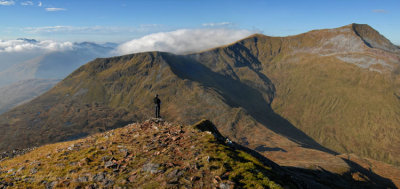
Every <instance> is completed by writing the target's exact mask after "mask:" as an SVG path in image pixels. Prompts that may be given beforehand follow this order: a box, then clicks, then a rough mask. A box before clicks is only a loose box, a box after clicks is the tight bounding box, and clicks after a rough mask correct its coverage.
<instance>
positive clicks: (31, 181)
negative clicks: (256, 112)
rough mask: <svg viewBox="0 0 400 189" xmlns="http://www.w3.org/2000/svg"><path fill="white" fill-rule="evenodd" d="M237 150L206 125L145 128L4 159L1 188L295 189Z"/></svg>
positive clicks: (135, 126)
mask: <svg viewBox="0 0 400 189" xmlns="http://www.w3.org/2000/svg"><path fill="white" fill-rule="evenodd" d="M196 128H197V129H196ZM213 128H214V130H213ZM201 130H203V131H204V132H203V131H201ZM210 131H212V132H210ZM235 145H236V144H234V143H232V142H231V141H229V139H228V140H227V139H225V138H223V137H222V135H220V134H219V132H218V131H217V130H216V129H215V127H213V125H212V123H211V122H208V121H203V122H200V123H199V124H197V125H196V126H194V127H183V126H182V125H179V124H171V123H167V122H164V121H162V120H149V121H146V122H144V123H133V124H130V125H128V126H126V127H123V128H120V129H116V130H111V131H108V132H105V133H102V134H96V135H92V136H89V137H87V138H84V139H80V140H75V141H69V142H63V143H57V144H51V145H46V146H42V147H39V148H37V149H34V150H33V151H31V152H28V153H26V154H24V155H20V156H17V157H14V158H6V159H4V160H3V161H2V162H0V188H9V187H10V188H14V187H15V188H43V187H45V188H65V187H68V188H132V187H133V188H242V187H245V188H282V186H286V187H289V188H296V187H297V186H296V184H295V182H293V181H292V179H291V177H290V176H288V175H285V174H284V173H279V171H281V170H275V168H273V167H276V168H278V169H279V167H277V165H274V164H273V163H272V162H270V163H271V166H268V165H266V162H262V160H259V159H257V158H255V157H254V156H252V155H250V154H248V153H246V152H244V151H243V150H241V149H238V148H236V147H235ZM244 150H245V149H244Z"/></svg>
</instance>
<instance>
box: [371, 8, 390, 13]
mask: <svg viewBox="0 0 400 189" xmlns="http://www.w3.org/2000/svg"><path fill="white" fill-rule="evenodd" d="M372 12H374V13H388V12H387V11H386V10H385V9H374V10H372Z"/></svg>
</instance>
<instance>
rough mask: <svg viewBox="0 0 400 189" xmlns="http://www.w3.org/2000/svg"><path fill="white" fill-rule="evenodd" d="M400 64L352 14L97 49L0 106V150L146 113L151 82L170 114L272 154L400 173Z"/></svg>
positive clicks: (344, 168)
mask: <svg viewBox="0 0 400 189" xmlns="http://www.w3.org/2000/svg"><path fill="white" fill-rule="evenodd" d="M399 63H400V53H399V48H398V47H397V46H395V45H393V44H392V43H391V42H390V41H388V40H387V39H386V38H384V37H383V36H381V35H380V34H379V33H378V32H377V31H375V30H374V29H373V28H371V27H369V26H368V25H358V24H351V25H348V26H344V27H341V28H335V29H326V30H315V31H311V32H307V33H304V34H300V35H296V36H289V37H268V36H264V35H260V34H257V35H253V36H250V37H248V38H246V39H243V40H240V41H238V42H236V43H233V44H230V45H227V46H223V47H218V48H215V49H211V50H208V51H204V52H199V53H194V54H189V55H174V54H170V53H163V52H147V53H138V54H131V55H125V56H119V57H112V58H100V59H96V60H94V61H91V62H89V63H88V64H85V65H83V66H82V67H80V68H79V69H77V70H75V71H74V72H73V73H72V74H70V75H69V76H68V77H67V78H65V79H64V80H63V81H61V82H60V83H59V84H57V85H56V86H55V87H54V88H53V89H51V90H50V91H48V92H46V93H45V94H43V95H41V96H39V97H38V98H36V99H34V100H33V101H31V102H29V103H27V104H25V105H22V106H19V107H17V108H15V109H13V110H11V111H9V112H6V113H4V114H2V115H1V116H0V141H4V142H2V143H1V144H0V149H1V150H7V149H13V148H16V147H19V148H21V147H28V146H35V145H42V144H46V143H53V142H57V141H62V140H70V139H74V138H79V137H82V136H85V135H88V134H90V133H95V132H99V131H104V130H108V129H111V128H116V127H121V126H123V125H125V124H126V123H129V122H133V121H141V120H145V119H147V118H148V117H151V116H152V113H153V105H152V101H151V100H152V97H153V96H154V94H156V93H158V94H159V95H160V97H161V100H162V112H161V114H162V116H163V117H164V118H166V119H167V120H171V121H177V122H183V123H193V122H194V121H197V120H198V119H199V118H207V119H210V120H211V121H213V122H214V123H216V125H218V127H219V130H220V131H221V132H222V133H223V134H224V135H227V136H229V137H230V138H231V139H232V140H234V141H237V142H239V143H241V144H243V145H246V146H248V147H250V148H252V149H256V150H257V151H259V152H260V153H262V154H263V155H265V156H266V157H268V158H270V159H272V160H273V161H276V162H277V163H278V164H280V165H285V166H293V167H305V168H310V169H322V170H329V171H332V172H335V173H338V174H353V173H352V172H351V170H352V167H354V166H359V167H362V168H363V169H365V170H369V171H366V173H365V174H366V175H367V177H368V174H374V175H375V174H378V175H381V176H383V177H386V178H390V179H392V181H393V182H395V183H400V181H399V180H398V178H397V177H396V174H392V173H398V169H397V168H396V167H394V166H392V165H397V166H398V165H399V164H400V136H399V135H400V128H399V127H398V125H400V100H399V99H400V85H399V84H400V77H399V73H400V72H399ZM340 153H353V154H356V155H351V156H346V155H339V154H340ZM358 156H361V157H362V158H360V157H358ZM376 160H379V161H383V162H386V163H390V164H392V165H387V164H385V163H382V162H378V161H376ZM371 170H372V172H371ZM370 176H371V175H370ZM396 179H397V180H396Z"/></svg>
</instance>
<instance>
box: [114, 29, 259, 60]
mask: <svg viewBox="0 0 400 189" xmlns="http://www.w3.org/2000/svg"><path fill="white" fill-rule="evenodd" d="M254 33H255V32H253V31H249V30H233V29H222V28H221V29H180V30H176V31H171V32H160V33H154V34H150V35H146V36H144V37H141V38H138V39H133V40H131V41H128V42H126V43H123V44H121V45H120V46H119V47H118V48H117V50H116V51H117V52H116V53H117V54H129V53H137V52H145V51H164V52H172V53H176V54H182V53H188V52H197V51H201V50H206V49H209V48H213V47H217V46H221V45H225V44H229V43H232V42H235V41H237V40H239V39H242V38H244V37H247V36H249V35H251V34H254Z"/></svg>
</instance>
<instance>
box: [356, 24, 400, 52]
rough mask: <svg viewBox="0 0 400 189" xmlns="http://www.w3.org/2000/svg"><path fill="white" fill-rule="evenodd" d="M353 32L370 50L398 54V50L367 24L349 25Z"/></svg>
mask: <svg viewBox="0 0 400 189" xmlns="http://www.w3.org/2000/svg"><path fill="white" fill-rule="evenodd" d="M351 27H352V29H353V30H354V32H355V33H356V34H357V35H358V36H359V37H360V38H361V39H362V40H363V41H364V43H365V44H366V45H367V46H368V47H370V48H377V49H381V50H384V51H389V52H399V48H398V47H397V46H395V45H393V44H392V43H391V42H390V41H389V40H388V39H387V38H385V37H384V36H383V35H381V34H380V33H379V32H378V31H376V30H375V29H374V28H372V27H371V26H369V25H368V24H356V23H353V24H351Z"/></svg>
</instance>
